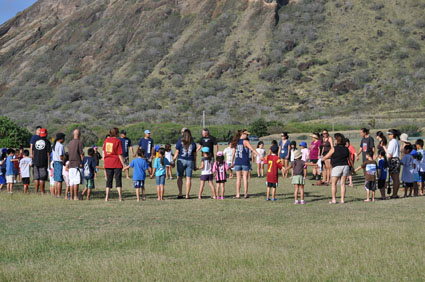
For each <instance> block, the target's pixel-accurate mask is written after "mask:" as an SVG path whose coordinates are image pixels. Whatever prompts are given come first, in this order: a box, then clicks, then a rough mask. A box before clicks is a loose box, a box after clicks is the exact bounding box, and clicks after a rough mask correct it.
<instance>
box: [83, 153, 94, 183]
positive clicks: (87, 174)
mask: <svg viewBox="0 0 425 282" xmlns="http://www.w3.org/2000/svg"><path fill="white" fill-rule="evenodd" d="M95 169H96V161H95V160H94V158H93V157H84V159H83V175H84V178H85V179H93V178H94V170H95Z"/></svg>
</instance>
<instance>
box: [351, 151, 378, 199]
mask: <svg viewBox="0 0 425 282" xmlns="http://www.w3.org/2000/svg"><path fill="white" fill-rule="evenodd" d="M361 169H363V171H364V173H365V189H366V200H364V201H365V202H370V191H372V202H375V191H376V174H377V171H378V165H377V164H376V162H375V161H374V160H373V151H371V150H369V151H367V152H366V160H365V161H364V162H363V164H362V165H361V166H359V167H358V168H356V170H355V171H354V172H355V173H356V172H357V171H359V170H361Z"/></svg>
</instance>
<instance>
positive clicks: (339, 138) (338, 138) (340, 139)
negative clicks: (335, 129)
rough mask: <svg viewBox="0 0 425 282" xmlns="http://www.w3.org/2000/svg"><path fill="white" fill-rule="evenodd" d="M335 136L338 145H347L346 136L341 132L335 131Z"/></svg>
mask: <svg viewBox="0 0 425 282" xmlns="http://www.w3.org/2000/svg"><path fill="white" fill-rule="evenodd" d="M334 138H335V140H336V144H337V145H343V146H345V137H344V135H343V134H341V133H335V135H334Z"/></svg>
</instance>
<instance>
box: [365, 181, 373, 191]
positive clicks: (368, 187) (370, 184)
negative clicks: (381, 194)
mask: <svg viewBox="0 0 425 282" xmlns="http://www.w3.org/2000/svg"><path fill="white" fill-rule="evenodd" d="M364 188H366V190H370V191H376V181H366V183H365V184H364Z"/></svg>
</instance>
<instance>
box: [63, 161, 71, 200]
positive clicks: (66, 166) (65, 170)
mask: <svg viewBox="0 0 425 282" xmlns="http://www.w3.org/2000/svg"><path fill="white" fill-rule="evenodd" d="M62 176H63V181H64V182H65V200H70V199H71V186H69V153H65V156H64V159H63V168H62Z"/></svg>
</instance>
